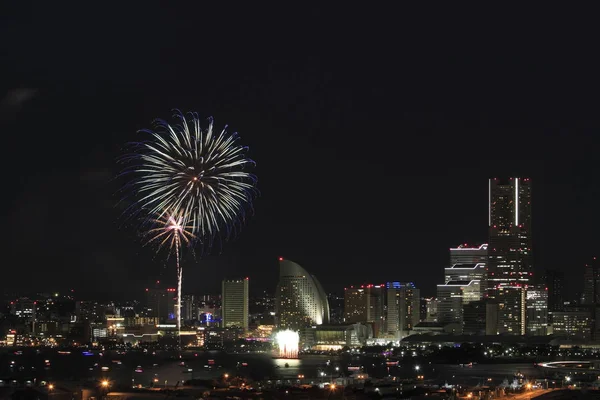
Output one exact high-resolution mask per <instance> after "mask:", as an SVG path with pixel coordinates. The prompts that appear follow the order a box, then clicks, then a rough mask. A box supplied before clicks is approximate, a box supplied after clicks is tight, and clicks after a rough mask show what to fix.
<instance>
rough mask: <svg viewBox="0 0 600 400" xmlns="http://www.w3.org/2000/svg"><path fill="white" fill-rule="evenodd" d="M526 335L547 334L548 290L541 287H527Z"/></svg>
mask: <svg viewBox="0 0 600 400" xmlns="http://www.w3.org/2000/svg"><path fill="white" fill-rule="evenodd" d="M527 334H528V335H532V336H545V335H547V334H548V288H547V287H545V286H543V285H535V286H528V287H527Z"/></svg>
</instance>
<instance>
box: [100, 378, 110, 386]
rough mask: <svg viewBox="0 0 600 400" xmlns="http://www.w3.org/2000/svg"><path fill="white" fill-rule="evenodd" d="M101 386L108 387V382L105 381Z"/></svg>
mask: <svg viewBox="0 0 600 400" xmlns="http://www.w3.org/2000/svg"><path fill="white" fill-rule="evenodd" d="M100 385H102V387H108V381H107V380H106V379H105V380H103V381H102V382H101V383H100Z"/></svg>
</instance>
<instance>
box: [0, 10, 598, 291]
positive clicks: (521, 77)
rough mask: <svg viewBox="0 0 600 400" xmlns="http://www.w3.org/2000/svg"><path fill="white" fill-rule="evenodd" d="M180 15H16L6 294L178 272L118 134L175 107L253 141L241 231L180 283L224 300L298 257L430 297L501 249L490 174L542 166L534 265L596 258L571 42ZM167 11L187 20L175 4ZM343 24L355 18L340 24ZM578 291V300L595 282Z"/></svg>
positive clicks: (352, 277) (7, 126)
mask: <svg viewBox="0 0 600 400" xmlns="http://www.w3.org/2000/svg"><path fill="white" fill-rule="evenodd" d="M165 7H166V8H165V9H162V8H156V7H153V6H147V7H144V8H143V9H139V8H137V7H136V8H133V7H130V6H124V7H123V8H121V9H120V10H119V13H113V12H112V11H111V10H109V9H108V8H107V9H104V10H98V11H97V14H95V15H94V17H93V18H90V19H86V20H73V19H70V18H67V17H66V16H67V15H68V13H64V12H62V10H60V8H61V7H52V6H51V7H47V8H46V7H39V8H35V9H32V10H27V12H26V13H22V15H21V16H15V20H14V23H11V24H3V26H2V28H1V29H2V32H3V33H4V35H5V37H11V38H14V40H11V41H6V43H3V44H2V45H1V46H2V50H3V52H2V53H3V54H4V55H5V62H4V63H3V65H4V66H5V68H6V69H7V71H8V72H7V73H6V75H5V76H6V77H7V79H6V82H5V83H4V84H3V85H2V88H1V89H2V92H1V94H0V96H1V99H2V100H0V102H1V104H2V106H1V108H0V118H1V123H2V125H3V128H4V129H3V132H10V134H9V135H7V138H6V143H5V146H6V148H8V149H11V150H12V151H11V154H10V156H7V157H5V158H4V159H3V167H4V171H8V173H7V177H6V179H7V181H6V186H7V187H8V188H10V191H9V195H8V196H4V197H3V198H2V201H3V203H2V206H3V207H2V210H3V211H4V217H5V218H4V220H5V221H7V225H8V226H7V229H6V231H7V232H10V234H9V235H8V238H7V240H6V241H5V245H6V247H7V251H5V252H4V253H3V256H4V262H5V264H6V265H7V267H6V268H5V269H4V273H5V279H3V282H4V283H3V285H4V287H2V289H6V290H8V289H15V290H22V289H27V288H31V289H32V290H36V291H37V290H44V289H45V288H46V287H51V288H52V290H60V291H66V290H69V289H71V288H73V289H75V290H76V293H85V294H86V295H89V296H105V297H107V298H114V297H133V293H141V291H142V290H143V289H144V288H145V287H147V286H148V284H149V282H153V281H154V280H156V279H160V280H165V281H167V280H171V279H172V278H171V277H170V275H169V273H170V272H169V271H171V269H172V266H169V267H165V265H164V261H163V260H162V259H161V258H157V257H155V256H154V254H153V252H152V251H151V250H150V249H141V248H139V246H138V245H137V241H136V237H135V236H136V232H135V231H134V230H132V229H129V228H128V227H121V226H120V225H119V223H118V222H117V221H118V218H119V215H120V214H121V212H122V210H121V209H119V208H118V207H117V208H115V202H116V201H115V200H116V198H117V197H118V196H117V195H116V193H117V191H118V188H119V185H118V184H117V183H116V182H115V181H114V177H115V176H116V174H117V172H118V171H119V167H118V166H117V165H116V162H115V160H116V159H117V156H118V155H119V154H121V146H122V144H123V143H126V142H128V141H131V140H135V139H136V138H139V136H138V135H137V134H136V131H137V130H138V129H141V128H144V127H148V126H149V124H150V123H151V122H152V120H153V119H154V118H156V117H163V118H167V117H169V115H170V110H171V109H172V108H179V109H181V110H184V111H187V110H195V111H198V112H199V113H200V117H201V118H207V117H209V116H211V115H212V116H214V118H215V120H216V121H222V122H224V123H228V124H229V127H230V129H231V130H232V131H238V132H240V135H242V137H243V138H244V143H245V144H248V146H249V148H250V150H249V155H250V156H251V157H252V158H253V159H256V160H257V161H258V166H257V170H256V174H257V175H258V176H259V178H260V180H259V183H258V187H259V190H260V192H261V195H260V197H259V199H258V200H257V203H256V207H255V209H254V213H253V215H252V216H251V217H249V218H248V221H247V224H246V225H245V227H244V230H243V234H241V235H239V238H237V239H236V241H235V242H234V243H228V244H226V245H224V247H223V248H222V249H217V251H216V252H215V254H214V255H213V256H210V257H207V258H206V259H203V260H202V261H201V262H195V261H194V260H193V259H187V260H186V261H185V264H184V268H185V270H186V274H187V275H186V277H185V278H184V293H185V292H187V293H206V292H218V288H219V286H220V282H221V280H222V279H224V278H227V277H245V276H249V277H250V279H251V280H252V282H253V285H252V286H253V287H255V288H256V290H264V289H269V288H274V287H275V285H276V281H277V273H276V270H277V257H280V256H282V257H285V258H287V259H291V260H294V261H296V262H298V263H299V264H300V265H303V266H305V267H306V268H307V269H309V270H311V271H317V275H318V277H319V280H320V282H321V283H322V285H323V286H324V287H325V288H326V290H327V291H331V292H336V293H340V292H341V291H342V290H343V287H344V286H345V285H348V284H352V283H357V282H377V283H381V282H387V281H390V280H399V281H409V282H415V284H416V285H417V286H418V287H420V288H423V289H422V290H423V294H424V295H433V294H435V293H434V291H435V289H434V287H431V286H429V284H428V282H430V281H435V282H441V281H442V279H443V274H444V271H443V268H444V267H447V266H448V265H446V264H447V260H448V255H447V249H448V248H449V247H454V246H456V245H457V244H459V243H465V242H466V243H485V242H487V237H488V232H487V227H486V221H487V215H488V207H487V197H488V191H487V180H488V179H489V178H493V177H510V176H517V177H529V178H531V179H532V185H533V199H534V200H533V201H534V203H535V206H534V210H533V232H535V234H534V238H533V240H534V243H533V248H534V249H535V254H534V258H535V259H534V266H535V268H536V272H537V273H538V274H540V273H541V272H542V270H543V269H545V268H550V269H559V270H562V271H563V272H569V271H575V272H576V275H577V276H580V275H581V274H582V273H583V270H584V265H585V263H586V262H587V261H588V260H589V259H591V257H593V256H597V255H598V254H596V253H598V252H600V251H598V250H597V243H598V233H597V229H595V228H596V226H598V223H599V222H600V213H598V212H596V209H597V207H596V204H597V203H598V200H599V196H600V191H599V190H598V188H599V185H598V183H597V182H598V176H599V172H600V170H599V168H600V167H598V166H597V165H596V164H597V163H595V162H594V161H595V158H596V157H595V152H594V149H595V148H597V144H598V135H597V134H596V131H595V127H596V126H598V125H600V121H599V120H600V118H599V117H598V115H597V111H596V110H597V109H598V107H597V103H598V99H597V98H596V96H591V95H588V94H587V91H588V90H589V91H590V93H593V90H591V89H589V88H591V83H590V80H589V79H587V78H584V77H585V76H586V74H585V68H591V67H590V65H591V64H588V63H586V62H577V57H576V56H575V54H573V58H574V59H575V60H574V59H570V58H569V57H565V58H561V57H557V56H556V54H558V51H557V50H558V49H557V48H556V43H555V42H552V43H553V45H552V46H551V48H550V47H549V48H546V49H538V50H539V51H542V52H547V54H546V55H547V56H548V59H546V58H544V57H539V58H538V55H535V56H534V55H533V54H531V52H530V47H529V46H528V45H525V44H522V43H523V42H522V41H521V37H520V35H518V34H516V33H511V34H514V35H515V36H514V37H513V38H512V39H513V41H514V43H513V44H514V46H507V45H506V44H505V41H507V40H508V41H510V39H511V38H509V37H507V36H506V35H503V36H502V40H501V41H498V40H495V41H492V42H489V41H488V40H487V39H483V37H481V38H479V37H477V38H473V40H474V41H475V43H473V45H472V46H467V47H465V48H456V47H455V46H454V44H453V43H454V42H446V40H447V39H446V38H435V39H433V38H429V40H428V39H427V38H425V37H423V38H420V35H416V36H417V37H419V38H414V36H415V35H408V36H407V35H405V34H403V33H400V32H396V27H397V25H398V24H397V22H396V21H395V20H393V18H392V17H391V16H389V18H390V20H389V21H387V23H383V22H382V20H381V18H386V17H388V16H384V15H381V13H374V14H369V13H368V12H366V13H367V14H369V15H368V16H364V19H365V22H364V25H363V28H362V29H359V30H356V29H355V28H354V27H353V25H354V19H353V18H349V19H344V18H339V13H338V10H335V9H328V8H327V7H320V8H318V9H309V8H307V9H304V10H299V11H298V12H297V13H295V14H294V15H293V16H289V17H286V18H284V19H281V18H279V16H277V15H276V13H272V12H270V13H265V14H263V13H259V12H257V10H255V9H252V8H249V9H243V10H240V11H241V12H240V14H239V15H238V13H229V12H228V13H226V15H227V18H225V20H226V21H227V22H226V23H227V28H226V29H225V30H226V31H227V32H228V33H227V34H226V35H222V34H219V33H218V32H222V31H223V23H224V20H222V19H214V20H213V19H211V18H206V19H207V20H206V21H204V22H203V23H202V24H199V23H198V20H197V19H196V18H194V17H193V16H194V15H212V13H211V11H207V10H206V9H204V8H200V6H193V7H191V8H190V9H189V10H188V12H186V13H183V14H181V15H180V13H181V10H179V9H177V8H176V7H173V6H165ZM171 7H173V8H171ZM215 7H216V6H215ZM216 8H218V7H216ZM170 13H173V15H177V18H169V19H168V20H163V19H162V18H160V17H159V16H163V15H171V14H170ZM9 14H10V12H9ZM115 14H118V15H115ZM233 14H236V15H233ZM214 15H221V14H219V13H218V12H217V10H215V14H214ZM128 16H135V18H133V19H132V18H129V17H128ZM362 17H363V15H361V18H362ZM331 19H335V20H336V21H338V20H341V22H340V23H341V24H345V23H346V22H347V23H348V25H347V26H340V27H338V28H336V29H335V30H334V31H332V29H333V28H332V27H331V24H330V21H331ZM107 20H110V21H112V22H111V29H110V31H109V32H106V21H107ZM307 21H309V23H308V24H307ZM273 24H274V25H273ZM149 25H151V26H155V27H156V29H147V27H148V26H149ZM307 26H312V27H313V28H312V29H311V30H307V29H306V27H307ZM346 28H347V29H346ZM404 28H405V26H404V25H403V29H404ZM414 28H419V27H416V26H415V27H414ZM411 29H412V28H408V31H409V32H410V31H411ZM75 32H76V33H75ZM338 32H347V36H345V37H343V38H340V39H339V40H338ZM409 36H410V38H411V39H410V40H408V39H406V38H407V37H409ZM442 36H444V35H442ZM438 39H439V40H438ZM579 39H581V38H578V40H577V46H583V42H582V41H580V40H579ZM440 40H441V41H440ZM80 41H83V42H84V43H85V45H81V43H80ZM457 42H458V43H464V41H463V40H458V41H457ZM334 43H335V44H334ZM561 43H562V42H561ZM399 47H402V48H403V50H402V51H401V52H397V51H395V50H394V49H397V48H399ZM498 47H500V48H499V49H498ZM473 48H477V49H479V50H478V51H477V52H474V51H473ZM508 48H510V51H509V50H507V49H508ZM583 48H585V47H584V46H583V47H582V51H581V54H588V53H589V52H587V51H583ZM519 49H520V50H523V51H522V54H521V52H520V51H519ZM573 49H574V47H572V45H571V44H570V45H569V54H571V53H577V52H575V51H574V50H573ZM515 52H516V53H515ZM482 53H485V54H482ZM153 57H156V58H153ZM440 58H441V59H442V60H453V61H452V62H448V63H445V62H443V63H440ZM549 60H550V61H551V62H548V61H549ZM582 68H583V69H584V71H582ZM591 70H593V68H592V69H590V70H589V71H591ZM590 76H595V74H591V75H590ZM561 77H569V79H568V83H566V82H567V81H565V82H562V81H561V79H560V78H561ZM557 78H558V79H557ZM549 82H552V84H551V85H550V84H549ZM482 83H485V85H482ZM582 88H586V89H585V90H583V89H582ZM13 154H26V156H25V155H23V156H20V157H16V156H13ZM399 249H400V250H401V251H402V258H399V257H398V251H399ZM573 249H577V251H573ZM424 255H426V256H424ZM340 276H343V277H344V279H347V282H342V281H341V280H340ZM254 282H256V284H255V283H254ZM567 285H568V287H566V288H565V291H566V293H568V296H569V297H572V296H573V295H574V293H575V291H576V290H579V287H580V286H581V281H580V280H579V279H569V280H567ZM261 286H262V287H261ZM428 287H429V288H428Z"/></svg>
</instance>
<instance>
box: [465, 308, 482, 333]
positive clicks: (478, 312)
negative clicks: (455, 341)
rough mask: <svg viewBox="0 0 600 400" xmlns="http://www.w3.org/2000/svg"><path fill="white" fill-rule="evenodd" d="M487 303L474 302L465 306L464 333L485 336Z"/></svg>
mask: <svg viewBox="0 0 600 400" xmlns="http://www.w3.org/2000/svg"><path fill="white" fill-rule="evenodd" d="M486 319H487V303H486V301H485V300H479V301H472V302H470V303H468V304H464V305H463V333H464V334H466V335H485V332H486V325H487V324H486Z"/></svg>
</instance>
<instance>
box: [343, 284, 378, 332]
mask: <svg viewBox="0 0 600 400" xmlns="http://www.w3.org/2000/svg"><path fill="white" fill-rule="evenodd" d="M384 302H385V286H383V285H362V286H360V287H357V288H354V287H350V288H345V290H344V321H345V322H349V323H356V322H370V323H373V334H374V335H375V337H378V335H379V333H380V332H381V331H382V329H383V321H384V314H383V313H384V311H383V310H384Z"/></svg>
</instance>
